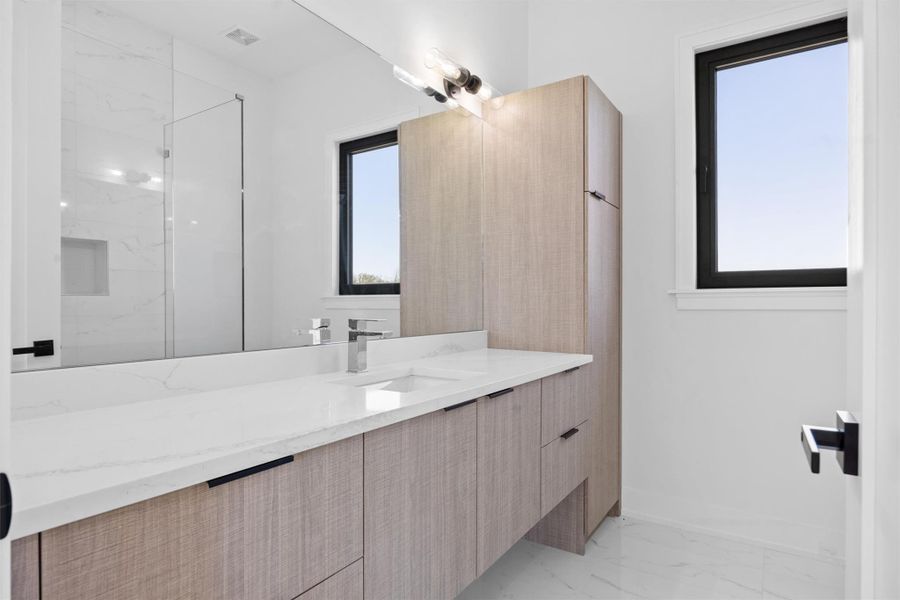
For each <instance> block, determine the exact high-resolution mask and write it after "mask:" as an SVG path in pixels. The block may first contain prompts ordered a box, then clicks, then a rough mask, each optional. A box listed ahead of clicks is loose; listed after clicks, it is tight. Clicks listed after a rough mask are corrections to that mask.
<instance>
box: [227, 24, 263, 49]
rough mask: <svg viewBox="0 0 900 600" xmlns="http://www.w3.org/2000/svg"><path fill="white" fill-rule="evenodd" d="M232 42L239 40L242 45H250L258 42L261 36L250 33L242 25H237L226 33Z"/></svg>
mask: <svg viewBox="0 0 900 600" xmlns="http://www.w3.org/2000/svg"><path fill="white" fill-rule="evenodd" d="M225 37H227V38H228V39H229V40H231V41H232V42H237V43H238V44H240V45H241V46H249V45H250V44H252V43H254V42H258V41H259V38H258V37H256V36H255V35H253V34H252V33H250V32H249V31H244V30H243V29H241V28H240V27H235V28H234V29H232V30H231V31H229V32H228V33H226V34H225Z"/></svg>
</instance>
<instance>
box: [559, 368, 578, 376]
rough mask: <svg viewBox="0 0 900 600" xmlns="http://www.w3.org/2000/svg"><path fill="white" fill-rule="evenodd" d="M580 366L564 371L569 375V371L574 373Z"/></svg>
mask: <svg viewBox="0 0 900 600" xmlns="http://www.w3.org/2000/svg"><path fill="white" fill-rule="evenodd" d="M580 368H581V367H572V368H571V369H566V370H565V371H563V374H565V375H568V374H569V373H574V372H575V371H577V370H578V369H580Z"/></svg>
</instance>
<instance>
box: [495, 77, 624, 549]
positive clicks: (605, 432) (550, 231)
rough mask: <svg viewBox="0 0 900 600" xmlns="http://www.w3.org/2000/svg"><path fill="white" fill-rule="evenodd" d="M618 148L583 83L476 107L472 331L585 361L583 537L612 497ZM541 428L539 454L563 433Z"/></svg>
mask: <svg viewBox="0 0 900 600" xmlns="http://www.w3.org/2000/svg"><path fill="white" fill-rule="evenodd" d="M620 140H621V115H620V114H619V112H618V111H617V110H616V108H615V107H614V106H613V105H612V103H610V102H609V100H608V99H607V98H606V97H605V96H604V95H603V93H602V92H601V91H600V89H599V88H597V86H596V85H595V84H594V83H593V82H592V81H591V80H590V79H588V78H586V77H575V78H573V79H567V80H565V81H560V82H558V83H554V84H550V85H546V86H542V87H538V88H533V89H529V90H525V91H522V92H518V93H514V94H509V95H507V96H504V98H503V102H502V104H498V105H496V106H494V105H491V104H490V103H486V104H485V106H484V211H485V212H484V327H485V329H487V330H488V343H489V346H490V347H492V348H509V349H515V350H542V351H549V352H576V353H587V354H593V356H594V362H593V363H592V364H591V365H586V366H585V367H582V369H581V370H580V373H579V377H582V378H583V381H582V385H583V389H584V393H585V394H586V395H587V398H586V402H587V406H588V407H589V410H588V412H589V416H590V422H589V430H588V431H582V432H580V433H579V436H582V439H581V440H579V442H578V443H586V444H587V465H586V468H587V478H588V479H587V485H586V486H585V487H584V490H585V495H586V498H584V499H583V501H582V502H583V504H584V506H583V507H582V508H583V509H584V510H583V512H584V517H583V519H582V521H583V522H582V523H581V525H580V526H582V527H583V529H584V532H585V533H587V534H589V533H591V532H593V530H594V529H595V528H596V527H597V526H598V525H599V524H600V521H601V520H602V519H603V518H604V517H605V516H606V515H607V514H608V513H610V512H613V513H615V511H617V510H618V501H619V497H620V491H619V470H620V468H619V456H620V451H619V310H620V309H619V296H620V281H619V261H620V249H619V227H620V215H619V210H620V206H621V192H620V151H621V150H620V148H621V143H620ZM561 379H562V377H560V380H561ZM573 410H577V411H582V410H583V409H582V408H573ZM548 416H549V417H550V418H549V419H548V423H547V425H546V429H545V431H544V435H543V438H544V440H545V442H546V440H547V439H549V438H550V437H551V436H552V437H554V438H555V437H556V436H558V435H559V433H558V429H559V428H558V427H557V426H556V425H561V424H563V422H562V421H560V422H559V423H557V422H556V421H555V420H554V419H556V417H558V416H560V415H559V414H550V415H547V414H545V417H548ZM568 418H570V417H567V419H568ZM585 418H587V417H586V416H585ZM567 419H564V420H567ZM584 438H589V439H587V440H585V439H584ZM554 443H555V442H554ZM576 493H581V491H578V490H576ZM563 506H564V508H565V507H567V506H568V507H571V506H574V504H573V503H571V502H570V503H566V504H564V505H563ZM560 522H562V521H560ZM569 522H570V523H572V522H574V521H572V520H570V521H569Z"/></svg>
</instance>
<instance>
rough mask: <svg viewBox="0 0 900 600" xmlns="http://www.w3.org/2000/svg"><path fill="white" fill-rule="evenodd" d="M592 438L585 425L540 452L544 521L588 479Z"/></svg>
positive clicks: (587, 426)
mask: <svg viewBox="0 0 900 600" xmlns="http://www.w3.org/2000/svg"><path fill="white" fill-rule="evenodd" d="M589 436H590V422H589V421H584V422H582V423H579V424H578V426H577V427H572V428H571V429H570V430H569V431H567V432H565V433H563V434H562V435H560V436H558V437H557V438H556V439H555V440H553V441H552V442H550V443H549V444H547V445H546V446H544V447H543V448H541V517H543V516H544V515H546V514H547V513H548V512H550V511H551V510H553V508H554V507H555V506H556V505H557V504H559V503H560V502H562V500H563V499H564V498H565V497H566V496H568V495H569V493H570V492H571V491H572V490H574V489H575V488H577V487H578V485H579V484H580V483H581V482H582V481H584V480H585V479H586V478H587V473H588V468H587V467H588V465H587V455H588V441H589Z"/></svg>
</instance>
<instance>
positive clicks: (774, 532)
mask: <svg viewBox="0 0 900 600" xmlns="http://www.w3.org/2000/svg"><path fill="white" fill-rule="evenodd" d="M642 495H643V494H641V493H640V492H636V491H635V490H633V489H632V490H627V492H626V494H625V498H626V502H623V503H622V516H623V517H625V518H631V519H635V520H639V521H647V522H650V523H658V524H660V525H668V526H671V527H677V528H679V529H683V530H686V531H693V532H696V533H702V534H706V535H713V536H717V537H721V538H725V539H730V540H734V541H738V542H745V543H749V544H753V545H756V546H762V547H764V548H769V549H772V550H778V551H781V552H789V553H792V554H798V555H801V556H808V557H811V558H816V559H819V560H826V561H833V562H838V563H843V561H844V553H843V551H844V534H843V531H840V530H835V529H825V528H817V527H813V526H809V525H804V524H797V523H787V522H784V521H779V520H776V519H768V520H766V519H763V518H759V517H756V516H751V515H746V514H740V513H737V511H734V512H732V511H727V510H725V509H719V510H718V511H712V510H710V511H708V512H707V513H705V514H702V515H697V514H696V511H690V510H684V511H681V512H680V514H679V511H678V509H677V508H675V506H676V505H677V504H678V503H677V502H672V501H670V502H668V504H667V505H668V506H669V507H670V508H673V510H672V511H671V512H670V513H669V514H668V515H660V514H659V513H657V512H654V511H652V510H646V509H642V506H641V504H642V503H641V502H640V500H639V498H640V497H641V496H642ZM645 499H646V498H645ZM714 512H715V513H716V514H715V516H713V513H714ZM713 523H714V524H713ZM751 530H753V531H760V532H762V533H761V534H760V535H753V534H751V533H748V531H751Z"/></svg>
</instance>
